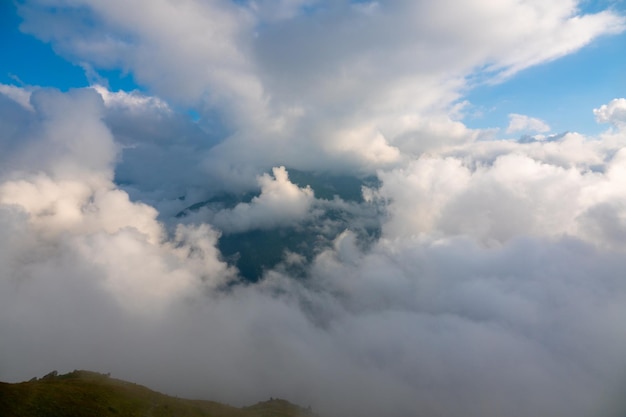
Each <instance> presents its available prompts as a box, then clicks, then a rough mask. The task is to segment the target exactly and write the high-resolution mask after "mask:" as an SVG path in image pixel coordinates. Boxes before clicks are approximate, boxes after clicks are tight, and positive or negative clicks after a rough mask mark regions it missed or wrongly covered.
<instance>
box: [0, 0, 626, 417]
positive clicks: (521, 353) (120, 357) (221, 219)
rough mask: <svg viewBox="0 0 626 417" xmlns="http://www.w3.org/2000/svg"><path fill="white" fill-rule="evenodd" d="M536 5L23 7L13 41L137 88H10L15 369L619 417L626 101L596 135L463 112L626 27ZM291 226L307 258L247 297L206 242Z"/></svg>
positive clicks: (472, 411)
mask: <svg viewBox="0 0 626 417" xmlns="http://www.w3.org/2000/svg"><path fill="white" fill-rule="evenodd" d="M122 3H124V4H122ZM148 3H149V4H148ZM544 3H545V2H543V3H542V2H534V1H527V2H514V1H510V2H508V1H507V2H487V3H485V2H484V1H470V2H464V3H463V4H460V3H459V2H452V1H444V2H439V3H436V4H435V3H428V2H421V1H420V2H409V1H400V2H394V3H391V2H350V1H339V2H332V3H331V2H324V1H315V0H313V1H281V2H271V1H255V2H227V1H219V0H214V1H205V2H199V1H189V2H185V3H184V4H182V3H181V4H178V5H175V4H174V3H172V2H166V1H163V2H161V1H156V2H155V1H151V2H142V1H135V2H131V3H130V4H129V3H128V2H117V1H111V2H95V1H94V2H91V1H87V0H73V1H70V2H67V1H63V2H61V1H57V0H49V1H45V2H44V1H35V0H33V1H26V2H23V3H22V4H21V5H20V6H19V8H20V13H21V14H22V16H23V17H24V19H25V20H24V24H23V28H24V30H25V31H28V32H30V33H33V34H35V35H36V36H38V37H39V38H41V39H43V40H46V41H50V42H51V43H52V44H53V45H54V47H55V48H56V50H58V51H59V53H61V54H63V55H64V56H66V57H68V59H71V60H74V61H76V62H79V61H80V62H84V63H86V64H88V65H89V66H90V67H89V68H95V70H98V69H102V68H122V69H124V70H127V71H130V72H131V73H132V74H133V76H134V77H135V79H136V80H137V81H138V82H139V83H140V84H142V85H144V86H145V87H146V90H145V92H144V93H139V92H132V93H128V92H112V91H109V90H108V89H106V88H105V87H102V86H94V87H93V88H86V89H80V90H74V91H70V92H67V93H61V92H58V91H56V90H51V89H45V88H38V87H26V88H20V87H16V86H2V85H0V126H1V127H2V129H1V130H0V131H1V132H2V133H0V149H1V150H2V152H0V225H1V227H0V334H2V335H3V337H2V338H0V378H1V379H3V380H20V379H29V378H31V377H32V376H35V375H43V374H45V373H47V372H49V371H50V370H52V369H58V370H59V371H67V370H72V369H75V368H87V369H93V370H98V371H102V372H112V373H113V375H114V376H116V377H120V378H127V379H130V380H133V381H136V382H139V383H144V384H148V385H150V386H151V387H154V388H155V389H160V390H163V391H166V392H168V393H171V394H176V395H184V396H187V397H196V398H199V397H203V398H210V399H215V400H219V401H227V402H231V403H236V404H241V403H251V402H254V401H258V400H262V399H266V398H268V397H270V396H273V397H286V398H288V399H290V400H292V401H296V402H299V403H301V404H302V405H305V406H306V405H312V406H313V408H314V409H315V410H317V411H319V412H320V413H321V414H322V415H325V416H328V417H335V416H336V417H340V416H345V415H360V416H365V417H367V416H374V415H388V416H407V415H447V416H502V415H506V416H528V415H550V416H568V417H576V416H581V417H582V416H588V415H603V416H614V417H620V416H622V415H623V414H624V411H625V410H626V403H625V402H624V400H623V391H624V384H625V383H626V365H625V363H624V360H623V352H624V351H626V334H625V333H624V331H623V318H624V317H626V281H625V280H624V277H623V275H624V274H623V271H624V270H626V261H625V259H626V257H625V256H624V254H625V251H626V187H624V184H625V183H626V125H624V117H623V110H624V105H623V104H624V102H625V101H624V99H623V98H617V99H615V100H613V101H611V102H609V103H607V104H606V105H603V106H601V107H599V108H597V109H596V110H593V112H594V114H595V116H596V118H597V120H598V121H599V122H601V123H609V124H610V127H609V128H608V130H607V131H606V132H604V133H602V134H599V135H597V136H595V137H586V136H583V135H580V134H577V133H565V134H560V135H552V136H547V137H544V136H536V137H523V138H522V139H520V140H511V139H501V138H497V135H498V133H497V132H495V131H491V132H485V131H479V130H472V129H469V128H468V127H466V126H465V125H464V124H463V123H462V121H461V113H462V112H463V104H462V103H461V104H459V102H458V99H459V98H460V97H462V94H463V92H464V91H465V90H466V89H467V88H469V87H470V86H471V85H473V83H478V82H493V81H498V80H502V79H503V78H506V77H511V76H514V74H515V73H516V72H518V71H521V70H523V69H524V68H526V67H528V66H531V65H536V64H539V63H542V62H546V61H549V60H552V59H556V58H558V57H560V56H562V55H564V54H567V53H570V52H573V51H575V50H577V49H579V48H581V47H583V46H584V45H586V44H588V43H590V42H591V41H592V40H593V39H595V38H597V37H598V36H601V35H606V34H610V33H615V32H617V31H620V30H622V29H623V24H624V19H623V17H621V16H619V15H617V14H615V13H614V12H611V11H604V12H599V13H597V14H591V15H582V14H581V13H580V12H579V11H578V8H577V7H578V4H577V3H576V2H574V1H568V0H562V1H553V2H550V4H549V5H546V4H544ZM52 7H56V9H55V10H56V12H55V13H50V10H52V9H51V8H52ZM85 22H90V23H89V24H86V23H85ZM157 96H158V97H157ZM159 97H160V98H159ZM189 107H192V108H194V109H195V111H196V112H197V114H198V115H199V118H198V120H193V118H191V117H189V116H188V115H187V114H186V111H185V110H180V109H181V108H185V109H187V108H189ZM590 110H591V109H590ZM549 130H550V129H549V126H548V125H547V123H546V122H544V121H542V120H539V119H536V118H532V117H529V116H525V115H521V114H512V115H511V125H510V126H509V133H527V132H528V133H533V132H539V133H541V132H543V133H547V132H549ZM494 136H496V137H495V138H494ZM489 137H492V138H491V139H489ZM285 167H287V168H285ZM291 167H293V168H294V169H292V168H291ZM295 168H297V169H298V170H300V171H298V170H296V169H295ZM290 170H291V171H292V172H293V173H297V172H302V170H306V171H311V172H313V171H330V172H331V173H332V175H339V174H345V175H346V176H348V177H349V178H351V179H352V180H354V181H356V182H357V183H358V184H362V186H363V188H362V197H363V198H362V199H353V200H350V201H348V199H347V197H346V198H345V199H343V198H342V197H341V195H344V196H345V194H342V193H341V190H340V187H339V182H340V181H339V180H338V178H342V177H340V176H335V177H332V178H335V180H333V181H335V182H334V183H332V182H331V180H328V181H329V184H326V185H328V188H327V189H326V191H328V189H330V190H334V189H336V190H337V193H336V196H335V197H334V198H331V197H328V198H326V197H322V195H321V193H318V191H317V189H315V184H313V183H311V184H307V183H301V182H298V181H297V180H296V177H297V176H296V175H290ZM367 175H374V176H375V179H376V180H375V181H373V180H371V181H370V180H367V178H368V177H367ZM301 178H305V179H306V178H308V180H311V179H314V178H320V177H315V176H314V174H310V175H309V177H306V176H301ZM323 178H331V176H327V177H323ZM368 181H369V182H368ZM308 185H310V187H309V186H308ZM333 187H336V188H333ZM227 191H228V192H230V193H231V194H230V196H231V197H232V196H235V197H232V198H239V200H236V201H235V202H234V203H233V204H232V205H230V206H228V205H227V204H225V203H224V201H225V200H224V199H225V197H223V196H224V195H225V194H224V193H225V192H227ZM244 192H252V196H251V197H250V198H249V199H244V198H243V197H241V196H242V195H244V194H243V193H244ZM331 194H332V193H331ZM220 198H221V199H222V200H220ZM229 198H230V197H229ZM211 201H215V202H217V203H216V205H211V204H205V203H206V202H211ZM195 203H198V204H200V206H201V207H202V208H201V209H200V210H198V211H197V212H193V214H190V215H189V216H187V217H177V216H176V214H177V213H180V212H181V211H183V210H185V209H187V208H189V207H190V206H193V205H194V204H195ZM220 204H221V205H220ZM187 212H189V213H191V212H192V211H191V210H187ZM187 212H186V213H187ZM277 230H278V231H280V232H281V233H286V234H285V236H287V234H289V233H292V234H294V235H295V233H300V234H301V235H302V236H306V242H307V244H308V243H310V242H313V243H312V244H313V245H314V248H313V249H312V250H311V249H310V248H308V249H307V252H306V253H304V252H305V251H304V249H302V248H299V247H298V245H292V246H289V251H286V252H285V253H284V256H283V259H282V261H281V262H279V263H278V264H276V265H274V266H273V267H269V268H266V269H265V271H264V275H263V276H262V279H261V280H260V281H259V282H257V283H254V284H253V283H249V282H245V281H244V280H243V279H242V278H241V276H240V274H239V271H237V270H236V268H234V267H233V266H232V263H231V264H229V262H228V260H227V259H225V258H224V256H223V255H222V254H221V253H220V250H219V249H218V248H219V242H220V239H221V236H222V235H228V234H230V235H237V234H241V235H244V234H246V233H252V232H254V233H267V232H271V231H277ZM364 230H374V232H371V233H365V232H364ZM261 236H263V235H261ZM329 240H330V242H329ZM267 244H269V243H267ZM285 247H287V245H286V244H285ZM305 255H306V256H305ZM296 267H297V268H296ZM294 271H297V273H296V272H294Z"/></svg>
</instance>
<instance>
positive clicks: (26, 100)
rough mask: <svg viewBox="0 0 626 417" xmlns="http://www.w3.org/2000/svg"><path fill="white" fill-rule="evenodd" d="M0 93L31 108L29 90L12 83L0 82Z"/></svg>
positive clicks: (28, 108)
mask: <svg viewBox="0 0 626 417" xmlns="http://www.w3.org/2000/svg"><path fill="white" fill-rule="evenodd" d="M0 94H4V95H5V96H7V97H9V98H10V99H11V100H13V101H15V102H16V103H18V104H19V105H20V106H22V107H24V108H25V109H27V110H33V106H32V105H31V104H30V94H31V92H30V91H28V90H25V89H23V88H20V87H16V86H14V85H7V84H0Z"/></svg>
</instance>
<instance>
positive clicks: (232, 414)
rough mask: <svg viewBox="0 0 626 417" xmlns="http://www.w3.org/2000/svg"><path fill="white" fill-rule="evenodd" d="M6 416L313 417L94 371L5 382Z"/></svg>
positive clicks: (285, 405) (286, 406)
mask: <svg viewBox="0 0 626 417" xmlns="http://www.w3.org/2000/svg"><path fill="white" fill-rule="evenodd" d="M0 416H3V417H113V416H115V417H120V416H124V417H135V416H136V417H174V416H175V417H270V416H271V417H312V416H313V414H312V413H311V412H310V411H308V410H306V409H303V408H301V407H298V406H296V405H294V404H291V403H289V402H288V401H284V400H269V401H265V402H262V403H258V404H256V405H253V406H250V407H245V408H236V407H231V406H228V405H224V404H220V403H217V402H213V401H198V400H184V399H179V398H174V397H170V396H167V395H164V394H160V393H158V392H155V391H152V390H150V389H148V388H146V387H143V386H141V385H137V384H132V383H130V382H125V381H121V380H118V379H114V378H110V377H108V376H107V375H103V374H98V373H95V372H88V371H74V372H71V373H69V374H66V375H56V373H50V374H48V375H46V376H45V377H43V378H41V379H33V380H31V381H29V382H22V383H17V384H7V383H1V382H0Z"/></svg>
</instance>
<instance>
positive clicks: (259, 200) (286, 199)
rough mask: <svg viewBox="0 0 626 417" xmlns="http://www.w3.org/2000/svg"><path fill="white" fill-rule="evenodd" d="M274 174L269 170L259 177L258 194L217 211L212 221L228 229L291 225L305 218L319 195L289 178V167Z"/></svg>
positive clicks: (233, 230)
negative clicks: (259, 188)
mask: <svg viewBox="0 0 626 417" xmlns="http://www.w3.org/2000/svg"><path fill="white" fill-rule="evenodd" d="M272 174H273V178H272V177H271V176H270V175H268V174H263V175H262V176H260V177H258V179H257V180H258V183H259V186H260V187H261V194H260V195H259V196H258V197H254V198H253V199H252V201H251V202H250V203H239V204H237V205H236V206H235V207H234V208H233V209H232V210H230V209H226V210H222V211H219V212H217V213H215V216H214V217H213V219H212V223H213V224H214V225H216V226H217V227H218V228H219V229H220V230H223V231H225V232H243V231H247V230H253V229H272V228H275V227H281V226H291V225H294V224H295V223H297V222H298V221H301V220H303V219H304V218H305V217H306V216H307V214H308V213H309V209H310V208H311V205H312V203H313V201H314V199H315V197H314V195H313V190H311V188H310V187H308V186H307V187H305V188H299V187H298V186H297V185H295V184H293V183H292V182H291V181H289V175H288V173H287V170H286V169H285V167H276V168H273V169H272Z"/></svg>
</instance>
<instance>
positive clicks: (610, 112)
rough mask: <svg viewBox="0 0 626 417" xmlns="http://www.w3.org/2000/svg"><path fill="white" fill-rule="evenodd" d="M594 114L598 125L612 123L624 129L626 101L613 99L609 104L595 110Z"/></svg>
mask: <svg viewBox="0 0 626 417" xmlns="http://www.w3.org/2000/svg"><path fill="white" fill-rule="evenodd" d="M593 114H594V115H595V116H596V120H597V121H598V123H610V124H612V125H614V126H617V127H622V126H624V125H625V124H626V99H624V98H616V99H613V100H611V101H610V102H609V103H608V104H603V105H602V106H600V107H599V108H597V109H593Z"/></svg>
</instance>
